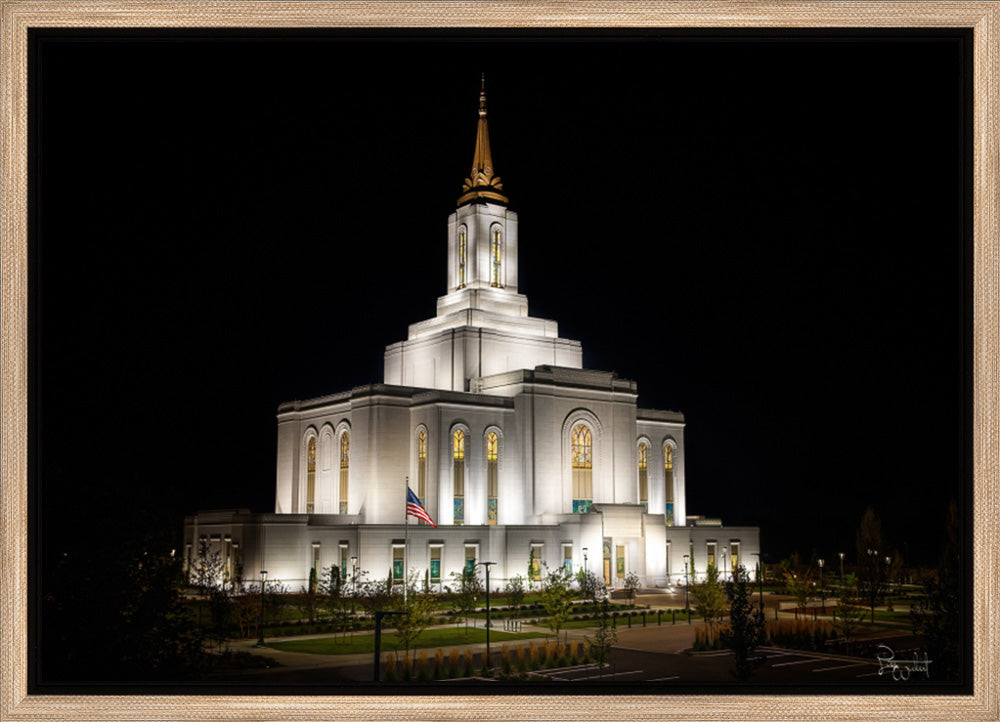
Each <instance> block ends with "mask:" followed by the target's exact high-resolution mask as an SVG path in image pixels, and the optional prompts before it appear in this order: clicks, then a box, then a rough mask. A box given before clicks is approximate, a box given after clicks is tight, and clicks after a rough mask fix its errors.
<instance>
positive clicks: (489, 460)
mask: <svg viewBox="0 0 1000 722" xmlns="http://www.w3.org/2000/svg"><path fill="white" fill-rule="evenodd" d="M499 463H500V437H499V436H497V432H495V431H491V432H490V433H488V434H487V435H486V523H487V524H496V523H497V476H498V471H499V469H498V467H499Z"/></svg>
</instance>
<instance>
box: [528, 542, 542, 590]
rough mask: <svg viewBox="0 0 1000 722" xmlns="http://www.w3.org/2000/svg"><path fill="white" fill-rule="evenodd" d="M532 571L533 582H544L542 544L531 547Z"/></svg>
mask: <svg viewBox="0 0 1000 722" xmlns="http://www.w3.org/2000/svg"><path fill="white" fill-rule="evenodd" d="M530 553H531V557H530V564H529V567H530V570H531V581H533V582H540V581H542V547H541V545H540V544H532V545H531V552H530Z"/></svg>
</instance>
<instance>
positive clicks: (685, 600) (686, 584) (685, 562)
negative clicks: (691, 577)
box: [684, 554, 691, 610]
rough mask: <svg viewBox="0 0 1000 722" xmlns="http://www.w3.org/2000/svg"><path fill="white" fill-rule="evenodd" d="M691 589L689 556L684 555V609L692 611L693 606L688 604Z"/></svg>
mask: <svg viewBox="0 0 1000 722" xmlns="http://www.w3.org/2000/svg"><path fill="white" fill-rule="evenodd" d="M689 589H690V587H689V585H688V555H687V554H685V555H684V609H685V610H689V609H691V605H690V604H689V603H688V591H689Z"/></svg>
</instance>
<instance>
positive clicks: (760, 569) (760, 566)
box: [753, 552, 764, 615]
mask: <svg viewBox="0 0 1000 722" xmlns="http://www.w3.org/2000/svg"><path fill="white" fill-rule="evenodd" d="M753 555H754V556H755V557H757V585H758V587H759V589H760V613H761V614H762V615H763V614H764V556H763V555H762V554H761V553H760V552H754V553H753Z"/></svg>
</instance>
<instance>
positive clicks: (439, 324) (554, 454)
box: [184, 89, 759, 591]
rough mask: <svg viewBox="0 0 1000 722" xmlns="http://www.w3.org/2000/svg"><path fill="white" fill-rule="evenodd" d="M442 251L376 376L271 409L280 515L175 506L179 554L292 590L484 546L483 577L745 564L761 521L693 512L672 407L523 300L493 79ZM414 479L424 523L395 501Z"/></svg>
mask: <svg viewBox="0 0 1000 722" xmlns="http://www.w3.org/2000/svg"><path fill="white" fill-rule="evenodd" d="M447 257H448V269H447V279H448V288H447V291H446V293H445V294H444V295H443V296H441V297H439V298H438V300H437V314H436V315H435V316H434V317H433V318H429V319H427V320H424V321H419V322H417V323H414V324H412V325H411V326H410V327H409V332H408V335H407V338H406V339H405V340H402V341H399V342H397V343H394V344H391V345H390V346H388V347H387V348H386V350H385V365H384V377H383V382H382V383H375V384H370V385H367V386H359V387H356V388H353V389H350V390H348V391H341V392H339V393H334V394H330V395H328V396H321V397H319V398H312V399H305V400H302V401H289V402H286V403H283V404H281V405H280V406H279V407H278V413H277V421H278V449H277V475H276V480H275V484H276V494H275V507H274V513H268V514H260V513H251V512H250V511H248V510H244V509H240V510H232V509H230V510H223V511H202V512H199V513H197V514H195V515H192V516H189V517H187V518H186V519H185V527H184V534H185V555H186V556H185V559H186V562H187V564H188V568H189V570H192V571H193V570H194V569H195V558H196V556H197V555H198V553H199V549H202V548H206V549H208V550H209V551H210V552H211V553H213V554H218V555H219V557H220V558H221V559H222V560H223V561H224V569H225V571H224V574H225V575H226V577H227V578H228V579H230V580H235V579H237V578H242V579H247V580H252V579H257V578H259V577H258V575H259V573H260V570H267V572H268V579H270V580H278V581H280V582H281V583H282V584H284V585H285V586H286V587H287V588H288V589H289V590H291V591H297V590H298V589H299V588H301V587H302V586H305V585H306V584H307V583H308V580H309V577H310V570H311V569H312V570H315V571H316V573H317V574H319V573H320V570H321V569H325V568H328V567H329V566H331V565H339V566H340V569H341V574H342V575H343V577H347V576H350V575H351V574H352V573H353V572H354V571H356V570H365V571H367V572H368V574H369V578H372V579H385V578H387V574H391V575H392V577H393V580H394V582H396V583H399V584H402V583H403V581H404V578H406V577H407V576H410V577H411V578H414V577H415V578H416V579H417V580H418V581H419V582H420V583H421V584H422V583H423V582H425V581H426V582H427V583H428V584H430V585H431V587H432V588H434V589H438V588H440V586H444V585H448V584H451V583H452V574H453V573H457V572H460V571H461V570H462V569H463V568H464V567H466V566H468V565H470V564H473V563H475V562H477V561H491V562H495V563H496V564H495V566H493V567H492V569H491V573H490V577H491V586H502V585H503V583H504V582H505V581H506V580H507V579H508V578H510V577H512V576H514V575H517V574H520V575H522V576H525V577H528V576H529V575H530V576H531V577H534V578H535V579H536V580H537V579H540V578H541V576H542V574H543V573H544V570H545V568H546V567H547V568H549V569H551V568H554V567H564V568H566V569H567V570H569V571H572V572H573V573H575V572H577V571H578V570H579V569H581V568H585V569H587V570H589V571H593V572H594V573H596V574H597V575H598V576H599V577H603V579H604V582H605V584H607V585H608V586H611V587H615V586H621V585H622V584H623V583H624V580H625V577H626V575H627V574H628V573H630V572H635V573H637V574H638V576H639V579H640V582H641V584H642V585H643V586H646V587H654V586H655V587H666V586H670V585H674V584H678V583H683V582H684V580H685V579H686V578H690V577H692V576H694V577H695V578H701V577H703V576H704V573H705V570H706V568H707V566H708V565H709V564H713V565H715V566H717V567H718V568H719V569H720V570H721V571H722V574H723V576H728V574H729V573H730V572H731V570H733V569H735V568H736V567H737V566H739V565H743V566H746V567H747V568H748V569H751V570H753V568H754V566H755V563H756V561H757V559H756V556H754V555H756V554H757V553H758V552H759V530H758V529H757V528H756V527H726V526H723V525H722V523H721V521H719V520H717V519H706V518H704V517H695V516H692V515H690V514H688V509H687V505H686V503H685V497H686V494H685V490H686V483H687V478H686V474H685V457H684V428H685V422H684V415H683V414H682V413H680V412H677V411H663V410H656V409H646V408H640V407H639V406H638V404H637V400H638V391H637V385H636V382H635V381H630V380H627V379H623V378H619V377H618V376H617V375H616V374H614V373H611V372H606V371H597V370H591V369H586V368H584V366H583V349H582V347H581V344H580V342H579V341H576V340H572V339H566V338H562V337H560V336H559V329H558V324H557V323H556V322H555V321H552V320H548V319H543V318H536V317H534V316H530V315H529V313H528V299H527V297H526V296H524V295H523V294H521V293H519V291H518V273H517V270H518V222H517V213H515V212H514V211H513V210H511V208H510V207H509V204H508V198H507V196H506V195H505V194H504V188H503V184H502V183H501V181H500V177H499V176H498V175H496V174H495V172H494V167H493V159H492V155H491V153H490V139H489V130H488V127H487V114H486V94H485V89H484V90H482V91H481V92H480V97H479V117H478V127H477V133H476V142H475V154H474V157H473V162H472V170H471V172H470V174H469V177H468V178H466V179H465V183H464V185H463V188H462V194H461V195H460V196H459V198H458V203H457V208H456V209H455V211H454V212H453V213H452V214H451V215H450V216H449V218H448V256H447ZM693 483H697V482H696V481H694V482H693ZM407 486H409V488H410V489H412V491H413V492H414V494H415V495H416V496H417V497H418V498H419V500H420V503H421V504H422V505H423V507H424V508H425V509H426V511H427V512H428V514H429V515H430V517H431V519H433V521H434V523H435V524H436V526H431V525H430V524H427V523H426V522H424V521H419V520H417V519H414V518H409V519H406V518H405V509H406V500H407Z"/></svg>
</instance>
